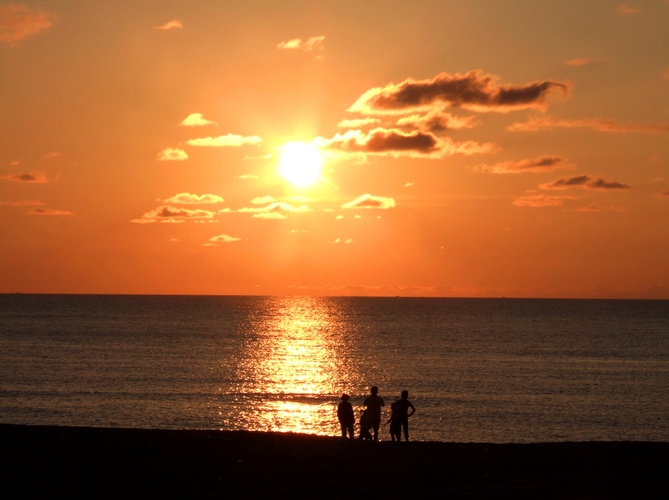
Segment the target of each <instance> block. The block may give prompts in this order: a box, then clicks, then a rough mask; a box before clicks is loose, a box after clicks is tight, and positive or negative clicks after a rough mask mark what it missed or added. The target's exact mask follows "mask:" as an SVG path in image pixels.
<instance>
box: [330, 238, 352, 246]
mask: <svg viewBox="0 0 669 500" xmlns="http://www.w3.org/2000/svg"><path fill="white" fill-rule="evenodd" d="M334 242H335V244H337V243H342V244H344V245H350V244H351V243H353V238H349V239H347V240H342V239H341V238H337V239H336V240H334Z"/></svg>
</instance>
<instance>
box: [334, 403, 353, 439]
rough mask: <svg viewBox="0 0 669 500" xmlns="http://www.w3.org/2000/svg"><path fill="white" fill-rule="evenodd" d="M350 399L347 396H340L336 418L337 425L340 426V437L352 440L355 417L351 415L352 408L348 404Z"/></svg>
mask: <svg viewBox="0 0 669 500" xmlns="http://www.w3.org/2000/svg"><path fill="white" fill-rule="evenodd" d="M349 399H350V397H349V395H348V394H342V395H341V403H339V404H338V405H337V418H338V419H339V425H341V437H343V438H346V433H347V432H348V437H349V438H350V439H353V422H355V415H354V414H353V406H351V403H349V402H348V400H349Z"/></svg>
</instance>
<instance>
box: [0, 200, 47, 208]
mask: <svg viewBox="0 0 669 500" xmlns="http://www.w3.org/2000/svg"><path fill="white" fill-rule="evenodd" d="M0 205H4V206H9V207H39V206H40V205H44V202H43V201H37V200H21V201H0Z"/></svg>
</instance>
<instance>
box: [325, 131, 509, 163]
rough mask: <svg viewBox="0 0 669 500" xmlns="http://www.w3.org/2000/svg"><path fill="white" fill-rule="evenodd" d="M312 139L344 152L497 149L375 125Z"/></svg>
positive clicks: (428, 153)
mask: <svg viewBox="0 0 669 500" xmlns="http://www.w3.org/2000/svg"><path fill="white" fill-rule="evenodd" d="M312 142H313V144H315V145H316V146H318V147H319V148H323V149H330V150H335V151H341V152H343V153H350V154H356V153H364V154H371V155H390V156H395V157H399V156H409V157H414V158H443V157H444V156H449V155H453V154H456V153H460V154H465V155H471V154H476V153H492V152H494V151H497V150H498V147H497V146H496V145H495V144H493V143H484V144H481V143H479V142H476V141H465V142H454V141H453V140H451V139H450V138H448V137H445V138H441V137H437V136H436V135H434V134H432V133H431V132H423V131H412V132H404V131H402V130H399V129H384V128H375V129H373V130H371V131H369V132H368V133H367V134H365V133H364V132H362V131H360V130H349V131H347V132H345V133H344V134H336V135H335V136H334V137H333V138H332V139H325V138H323V137H318V138H316V139H314V140H313V141H312Z"/></svg>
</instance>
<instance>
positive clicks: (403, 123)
mask: <svg viewBox="0 0 669 500" xmlns="http://www.w3.org/2000/svg"><path fill="white" fill-rule="evenodd" d="M475 118H476V117H475V116H453V115H452V114H450V113H444V112H442V111H436V110H435V111H430V112H429V113H427V114H425V115H411V116H406V117H404V118H400V119H399V120H397V126H398V127H410V128H415V129H419V130H425V131H433V130H435V131H436V130H456V129H461V128H473V127H474V126H475V123H474V119H475Z"/></svg>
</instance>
